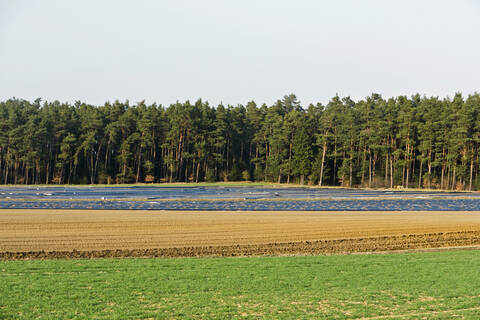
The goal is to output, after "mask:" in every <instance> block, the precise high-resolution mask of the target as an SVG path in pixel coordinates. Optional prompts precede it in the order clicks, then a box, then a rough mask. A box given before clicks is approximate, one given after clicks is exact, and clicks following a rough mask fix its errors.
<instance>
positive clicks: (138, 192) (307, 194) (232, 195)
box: [0, 186, 480, 201]
mask: <svg viewBox="0 0 480 320" xmlns="http://www.w3.org/2000/svg"><path fill="white" fill-rule="evenodd" d="M445 197H448V198H476V197H478V198H480V193H478V192H418V191H397V190H395V191H392V190H361V189H328V188H323V189H322V188H301V187H294V188H291V187H285V188H278V187H276V188H269V187H194V186H191V187H190V186H189V187H150V186H134V187H40V188H36V187H3V188H2V187H0V201H2V200H8V199H24V200H29V199H35V200H37V199H43V200H52V199H64V200H82V199H88V200H95V199H97V200H115V199H143V200H165V199H178V200H180V199H189V200H192V199H198V200H206V199H217V200H222V199H225V200H227V199H242V200H262V199H263V200H266V199H270V200H279V199H330V200H336V199H365V198H379V199H399V198H445Z"/></svg>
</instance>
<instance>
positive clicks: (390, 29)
mask: <svg viewBox="0 0 480 320" xmlns="http://www.w3.org/2000/svg"><path fill="white" fill-rule="evenodd" d="M479 34H480V0H456V1H451V0H415V1H414V0H403V1H393V0H390V1H389V0H387V1H386V0H336V1H334V0H330V1H318V0H297V1H292V0H290V1H286V0H242V1H227V0H202V1H198V0H171V1H170V0H158V1H154V0H152V1H147V0H136V1H124V0H102V1H94V0H83V1H73V0H71V1H70V0H57V1H55V0H36V1H34V0H23V1H18V0H0V100H5V99H8V98H11V97H17V98H24V99H28V100H34V99H36V98H42V99H43V100H48V101H52V100H60V101H62V102H74V101H77V100H81V101H84V102H87V103H91V104H97V105H99V104H103V103H105V102H106V101H111V102H113V101H115V100H117V99H118V100H120V101H124V100H127V99H128V100H129V101H130V102H131V103H136V102H139V101H142V100H145V101H146V102H147V103H153V102H157V103H159V104H163V105H168V104H171V103H175V102H176V101H177V100H178V101H185V100H187V99H188V100H190V101H195V100H197V99H198V98H202V99H203V100H207V101H209V102H210V103H211V104H214V105H216V104H218V103H224V104H231V105H237V104H246V103H247V102H248V101H251V100H254V101H255V102H257V104H262V103H267V104H272V103H273V102H275V101H276V100H277V99H281V98H282V97H283V96H284V95H286V94H290V93H294V94H296V95H297V97H298V98H299V100H300V101H301V102H302V105H304V106H306V105H308V104H309V103H316V102H321V103H324V104H325V103H327V102H328V100H329V99H330V98H331V97H333V96H334V95H336V94H338V95H340V96H350V97H352V98H354V99H361V98H364V97H366V96H368V95H370V94H371V93H372V92H375V93H380V94H382V96H384V97H386V98H388V97H391V96H398V95H411V94H414V93H420V94H425V95H428V96H430V95H433V96H440V97H445V96H453V95H454V93H455V92H462V93H464V94H465V95H468V94H469V93H474V92H476V91H479V90H480V41H479Z"/></svg>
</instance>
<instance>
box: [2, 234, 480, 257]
mask: <svg viewBox="0 0 480 320" xmlns="http://www.w3.org/2000/svg"><path fill="white" fill-rule="evenodd" d="M476 245H480V231H462V232H446V233H443V232H440V233H430V234H405V235H396V236H381V237H365V238H355V239H336V240H315V241H298V242H285V243H281V242H280V243H277V242H274V243H266V244H247V245H220V246H193V247H174V248H147V249H106V250H91V251H78V250H72V251H43V250H42V251H25V252H8V251H5V252H0V260H30V259H67V258H70V259H91V258H128V257H142V258H177V257H239V256H278V255H323V254H351V253H368V252H388V251H392V252H394V251H404V250H416V249H431V248H444V247H449V248H452V247H465V246H476Z"/></svg>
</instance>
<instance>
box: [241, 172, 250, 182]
mask: <svg viewBox="0 0 480 320" xmlns="http://www.w3.org/2000/svg"><path fill="white" fill-rule="evenodd" d="M242 179H243V181H250V172H248V170H243V171H242Z"/></svg>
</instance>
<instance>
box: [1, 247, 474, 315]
mask: <svg viewBox="0 0 480 320" xmlns="http://www.w3.org/2000/svg"><path fill="white" fill-rule="evenodd" d="M479 263H480V251H476V250H474V251H451V252H432V253H410V254H387V255H349V256H317V257H260V258H189V259H98V260H45V261H1V262H0V270H2V272H1V273H0V317H3V318H5V319H146V318H154V319H157V318H158V319H179V318H188V319H225V318H241V317H245V318H252V319H253V318H275V319H311V318H320V319H360V318H377V317H378V318H395V319H397V318H401V319H419V318H420V319H450V318H454V317H459V318H463V319H478V318H479V317H480V309H479V308H478V306H479V303H480V298H479V297H480V277H479V270H478V268H475V266H477V265H479Z"/></svg>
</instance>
